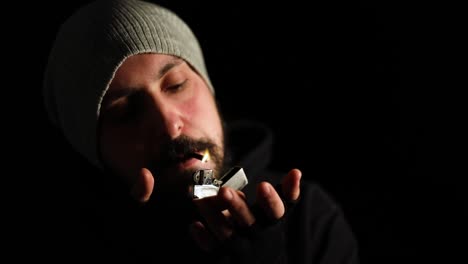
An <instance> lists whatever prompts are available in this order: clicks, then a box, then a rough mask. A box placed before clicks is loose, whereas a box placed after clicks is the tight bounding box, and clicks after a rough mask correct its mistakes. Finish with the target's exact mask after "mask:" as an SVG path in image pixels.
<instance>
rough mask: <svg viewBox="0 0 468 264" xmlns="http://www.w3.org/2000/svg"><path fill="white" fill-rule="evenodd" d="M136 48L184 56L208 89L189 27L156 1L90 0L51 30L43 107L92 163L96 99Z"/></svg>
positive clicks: (98, 101) (94, 157)
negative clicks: (53, 36) (53, 33)
mask: <svg viewBox="0 0 468 264" xmlns="http://www.w3.org/2000/svg"><path fill="white" fill-rule="evenodd" d="M141 53H161V54H169V55H174V56H178V57H180V58H182V59H184V60H185V61H187V62H188V64H190V65H191V66H192V67H193V68H194V69H195V70H196V71H197V72H198V73H199V74H200V75H201V76H202V78H203V79H204V80H205V81H206V83H207V85H208V87H209V88H210V89H211V91H212V92H213V93H214V90H213V87H212V85H211V82H210V79H209V77H208V73H207V71H206V68H205V63H204V60H203V54H202V51H201V48H200V46H199V43H198V41H197V39H196V37H195V36H194V34H193V32H192V31H191V30H190V28H189V27H188V26H187V25H186V24H185V23H184V22H183V21H182V20H181V19H180V18H179V17H177V15H176V14H174V13H172V12H171V11H169V10H167V9H165V8H163V7H161V6H158V5H155V4H153V3H149V2H144V1H137V0H104V1H96V2H93V3H91V4H88V5H87V6H84V7H83V8H81V9H79V10H78V11H77V12H76V13H75V14H74V15H73V16H71V17H70V18H69V19H68V20H67V21H66V22H65V23H64V24H63V25H62V26H61V28H60V30H59V32H58V34H57V37H56V40H55V43H54V46H53V48H52V50H51V53H50V56H49V61H48V65H47V68H46V71H45V76H44V100H45V106H46V109H47V112H48V114H49V117H50V119H51V120H52V122H53V123H54V124H55V125H56V126H57V127H59V128H60V129H61V130H62V132H63V134H64V135H65V137H66V138H67V140H68V141H69V142H70V143H71V145H72V146H73V148H74V149H75V150H77V151H78V152H79V153H81V154H82V155H84V156H85V157H86V158H87V159H88V160H90V161H91V162H92V163H93V164H95V165H96V166H98V167H102V166H101V163H100V161H99V158H98V146H97V121H98V118H99V111H100V106H101V102H102V99H103V98H104V95H105V93H106V91H107V89H108V87H109V84H110V82H111V80H112V78H113V77H114V74H115V72H116V71H117V69H118V67H119V66H120V65H121V64H122V63H123V61H124V60H125V59H126V58H128V57H129V56H132V55H135V54H141Z"/></svg>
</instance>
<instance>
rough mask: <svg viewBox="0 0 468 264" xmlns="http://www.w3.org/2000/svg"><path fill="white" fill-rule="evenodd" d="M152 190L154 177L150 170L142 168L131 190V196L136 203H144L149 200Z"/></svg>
mask: <svg viewBox="0 0 468 264" xmlns="http://www.w3.org/2000/svg"><path fill="white" fill-rule="evenodd" d="M153 188H154V177H153V174H152V173H151V171H150V170H148V169H147V168H142V169H141V170H140V173H139V174H138V177H137V179H136V181H135V184H134V185H133V186H132V189H131V192H130V194H131V196H132V197H133V199H135V200H136V201H138V202H141V203H145V202H147V201H148V200H149V198H150V196H151V193H152V192H153Z"/></svg>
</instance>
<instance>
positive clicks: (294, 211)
mask: <svg viewBox="0 0 468 264" xmlns="http://www.w3.org/2000/svg"><path fill="white" fill-rule="evenodd" d="M214 95H215V89H214V87H213V86H212V84H211V82H210V79H209V76H208V73H207V70H206V68H205V65H204V61H203V56H202V52H201V49H200V47H199V44H198V42H197V40H196V38H195V36H194V35H193V33H192V32H191V30H190V28H189V27H188V26H187V25H186V24H185V23H184V22H183V21H182V20H181V19H180V18H178V17H177V16H176V15H175V14H174V13H172V12H171V11H169V10H167V9H165V8H162V7H160V6H157V5H155V4H152V3H148V2H142V1H135V0H128V1H97V2H93V3H91V4H89V5H87V6H85V7H83V8H82V9H80V10H78V11H77V12H76V13H75V14H74V15H73V16H72V17H70V18H69V19H68V20H67V21H66V22H65V23H64V24H63V25H62V27H61V28H60V31H59V33H58V35H57V38H56V40H55V43H54V46H53V49H52V51H51V54H50V57H49V62H48V65H47V69H46V73H45V79H44V98H45V105H46V108H47V111H48V113H49V116H50V118H51V120H52V122H53V123H54V124H55V125H56V126H57V127H58V128H59V129H60V130H61V131H62V133H63V135H64V136H65V138H66V140H67V141H68V142H69V143H70V144H71V146H72V147H73V148H74V149H75V150H76V151H77V152H78V153H79V154H80V155H82V156H83V157H85V158H86V159H87V160H88V161H89V163H90V164H92V165H93V167H90V168H89V169H86V170H85V169H83V168H80V169H77V170H76V172H77V173H79V174H82V175H80V177H82V178H86V179H87V180H88V181H89V182H88V183H89V184H91V185H95V186H94V187H95V190H96V191H97V192H98V193H97V195H96V197H99V198H98V199H96V201H95V203H94V204H93V207H94V208H93V209H91V210H88V211H87V214H86V216H84V220H85V221H86V231H87V232H89V234H90V235H91V236H92V239H91V240H95V242H94V243H95V245H94V246H89V245H87V246H82V248H88V249H89V248H93V249H92V250H96V251H97V252H99V256H100V257H102V258H103V260H107V261H108V260H110V259H115V260H120V261H122V260H128V261H131V262H147V261H149V260H161V259H168V258H170V259H171V261H190V262H195V263H202V262H203V263H357V246H356V242H355V240H354V237H353V235H352V232H351V231H350V229H349V227H348V225H347V224H346V222H345V220H344V217H343V215H342V213H341V211H340V209H339V207H338V206H337V205H336V204H335V203H334V202H333V201H332V200H331V199H329V198H328V196H327V195H326V194H325V193H324V192H323V191H322V190H321V189H320V188H319V187H318V186H317V185H314V184H312V183H310V182H301V171H300V170H298V169H292V170H290V171H289V172H288V173H285V174H278V173H272V172H268V171H267V168H266V165H267V162H268V160H267V158H268V156H269V155H270V154H269V151H270V150H269V149H268V146H269V144H270V143H271V142H270V141H271V135H270V134H269V132H268V130H267V128H265V127H263V126H261V125H259V124H250V123H248V122H246V123H237V124H224V121H223V120H222V117H221V114H220V113H219V111H218V108H217V105H216V100H215V96H214ZM239 137H242V138H241V140H239ZM259 139H260V140H259ZM241 155H242V156H241ZM235 165H236V166H235ZM93 168H97V170H94V169H93ZM230 168H234V169H235V170H236V172H238V174H236V176H239V177H240V179H241V180H240V181H241V182H243V178H242V176H243V175H246V177H247V178H248V180H245V182H244V183H243V184H241V185H239V186H235V185H234V186H232V185H229V186H222V184H223V183H225V182H226V181H227V180H225V178H221V176H223V175H227V174H228V171H229V169H230ZM90 175H93V176H90ZM205 176H206V177H207V178H206V179H207V182H201V180H200V177H205ZM210 176H214V178H211V177H210ZM197 177H198V178H197ZM203 179H205V178H203ZM223 181H224V182H223ZM247 181H248V184H247V185H246V186H245V188H243V187H244V185H245V184H246V183H247ZM96 186H99V187H96ZM235 187H239V188H235ZM200 188H201V189H203V190H204V188H206V190H208V191H210V192H211V193H210V194H209V195H206V196H205V195H201V194H203V191H201V192H197V190H200ZM114 190H115V191H114ZM99 192H101V193H99ZM111 193H112V194H111ZM127 195H128V196H127ZM80 251H81V250H80Z"/></svg>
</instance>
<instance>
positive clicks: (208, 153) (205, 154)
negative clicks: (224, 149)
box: [201, 149, 210, 162]
mask: <svg viewBox="0 0 468 264" xmlns="http://www.w3.org/2000/svg"><path fill="white" fill-rule="evenodd" d="M209 160H210V152H209V151H208V149H205V153H203V159H202V160H201V161H202V162H208V161H209Z"/></svg>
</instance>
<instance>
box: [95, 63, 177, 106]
mask: <svg viewBox="0 0 468 264" xmlns="http://www.w3.org/2000/svg"><path fill="white" fill-rule="evenodd" d="M183 62H184V60H182V59H180V58H172V59H171V60H170V61H169V62H167V63H165V64H164V66H163V67H161V69H159V71H158V74H157V75H156V79H155V80H156V81H157V80H160V79H161V78H162V77H163V76H164V75H166V73H168V72H169V71H170V70H171V69H172V68H174V67H176V66H178V65H180V64H182V63H183ZM134 90H138V89H133V88H124V89H119V90H117V91H112V92H111V93H110V94H108V95H107V96H106V98H105V100H104V102H103V103H104V104H105V105H107V104H109V103H112V102H113V101H114V100H116V99H118V98H121V97H125V96H128V95H130V94H132V93H133V91H134Z"/></svg>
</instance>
